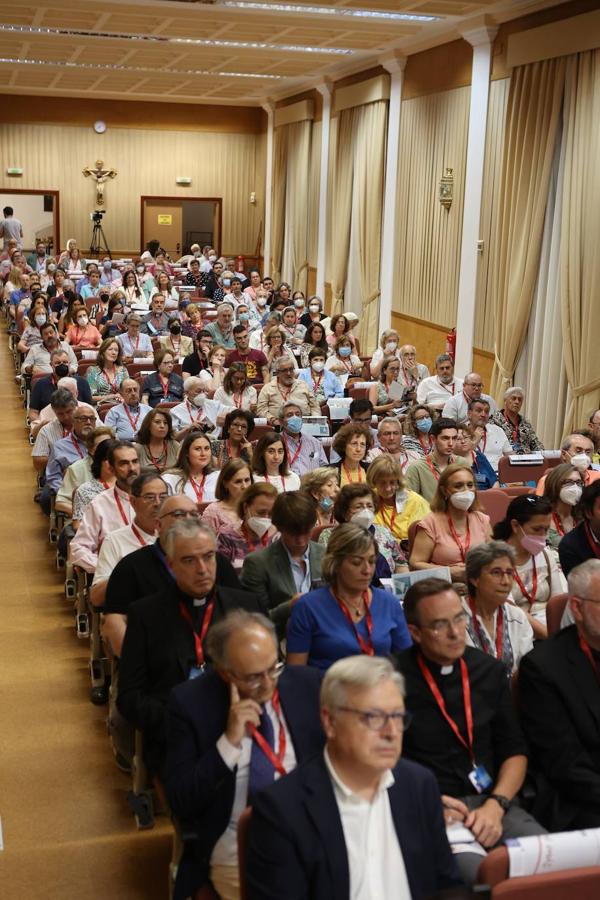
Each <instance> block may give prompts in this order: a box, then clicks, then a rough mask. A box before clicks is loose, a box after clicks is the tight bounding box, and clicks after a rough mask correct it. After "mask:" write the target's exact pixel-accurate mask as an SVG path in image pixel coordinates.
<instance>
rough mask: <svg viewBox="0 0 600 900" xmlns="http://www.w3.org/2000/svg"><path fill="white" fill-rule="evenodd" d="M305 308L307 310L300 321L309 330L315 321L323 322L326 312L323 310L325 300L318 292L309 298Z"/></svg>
mask: <svg viewBox="0 0 600 900" xmlns="http://www.w3.org/2000/svg"><path fill="white" fill-rule="evenodd" d="M305 309H306V311H305V312H303V313H302V315H301V316H300V322H301V324H302V325H304V327H305V328H306V330H307V331H308V329H309V328H310V326H311V325H312V324H313V323H315V322H316V323H318V322H321V321H322V320H323V319H324V318H325V314H324V313H323V311H322V310H323V301H322V300H321V298H320V297H317V295H316V294H313V296H312V297H309V298H308V304H307V305H306V307H305Z"/></svg>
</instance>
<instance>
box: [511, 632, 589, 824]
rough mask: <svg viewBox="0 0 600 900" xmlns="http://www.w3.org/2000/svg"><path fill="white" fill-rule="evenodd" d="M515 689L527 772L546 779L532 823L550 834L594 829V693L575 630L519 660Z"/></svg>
mask: <svg viewBox="0 0 600 900" xmlns="http://www.w3.org/2000/svg"><path fill="white" fill-rule="evenodd" d="M598 666H599V669H600V662H599V663H598ZM518 687H519V704H520V707H521V721H522V724H523V728H524V729H525V733H526V735H527V738H528V739H529V745H530V748H531V760H530V762H531V767H532V769H533V772H534V774H535V775H539V774H541V775H542V776H543V777H544V779H547V781H546V784H545V785H544V784H543V783H542V784H541V785H540V790H539V791H538V807H539V808H536V809H535V810H534V814H535V816H536V818H537V817H538V816H539V818H540V819H541V820H542V821H543V823H544V824H545V825H547V826H548V827H549V828H550V829H551V830H552V831H564V830H566V829H572V828H598V827H600V688H599V686H598V682H597V681H596V676H595V675H594V670H593V668H592V666H591V664H590V661H589V660H588V659H587V657H586V656H584V654H583V652H582V651H581V648H580V647H579V638H578V632H577V628H576V626H575V625H571V626H570V627H568V628H564V629H563V630H562V631H559V632H558V634H556V635H554V637H551V638H548V640H546V641H540V642H539V643H537V644H536V646H535V649H534V650H532V651H531V653H528V654H527V656H525V657H523V659H522V660H521V666H520V669H519V686H518ZM544 788H545V789H544Z"/></svg>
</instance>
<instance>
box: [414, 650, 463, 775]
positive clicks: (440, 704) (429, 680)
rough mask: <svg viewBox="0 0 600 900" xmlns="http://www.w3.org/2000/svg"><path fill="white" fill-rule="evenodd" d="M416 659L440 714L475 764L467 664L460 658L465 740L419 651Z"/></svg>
mask: <svg viewBox="0 0 600 900" xmlns="http://www.w3.org/2000/svg"><path fill="white" fill-rule="evenodd" d="M417 659H418V661H419V666H420V669H421V672H422V673H423V678H424V679H425V681H426V682H427V686H428V687H429V690H430V691H431V693H432V694H433V697H434V700H435V702H436V703H437V705H438V707H439V710H440V712H441V714H442V715H443V717H444V718H445V720H446V722H447V723H448V725H449V726H450V728H451V729H452V731H453V732H454V734H455V736H456V737H457V738H458V740H459V741H460V743H461V744H462V745H463V747H464V748H465V750H466V751H467V752H468V754H469V756H470V757H471V762H472V763H473V765H475V755H474V753H473V710H472V708H471V685H470V684H469V673H468V671H467V664H466V663H465V661H464V659H461V660H460V676H461V679H462V692H463V703H464V705H465V721H466V723H467V740H466V741H465V739H464V737H463V736H462V734H461V733H460V731H459V730H458V725H457V724H456V722H455V721H454V719H453V718H451V716H450V714H449V713H448V710H447V709H446V703H445V702H444V698H443V697H442V694H441V692H440V689H439V687H438V686H437V684H436V682H435V679H434V677H433V675H432V674H431V672H430V670H429V668H428V666H427V665H426V663H425V660H424V659H423V656H422V655H421V653H419V655H418V656H417Z"/></svg>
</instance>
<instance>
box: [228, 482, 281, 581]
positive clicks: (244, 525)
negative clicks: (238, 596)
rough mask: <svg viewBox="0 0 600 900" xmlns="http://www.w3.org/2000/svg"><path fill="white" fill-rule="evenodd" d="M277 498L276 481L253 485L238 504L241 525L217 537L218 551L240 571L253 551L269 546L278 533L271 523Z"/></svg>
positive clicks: (247, 489)
mask: <svg viewBox="0 0 600 900" xmlns="http://www.w3.org/2000/svg"><path fill="white" fill-rule="evenodd" d="M276 497H277V490H276V488H274V487H273V485H272V484H266V483H264V482H260V483H258V484H251V485H250V487H249V488H246V490H245V491H244V493H243V494H242V495H241V497H240V498H239V500H238V503H237V512H238V515H239V517H240V519H241V524H240V525H238V526H237V527H235V528H227V529H224V530H223V531H221V533H220V534H219V536H218V537H217V550H218V551H219V553H222V554H223V556H226V557H227V559H228V560H229V562H230V563H231V565H232V566H233V568H234V569H235V570H236V571H237V572H239V571H241V568H242V566H243V564H244V560H245V559H246V557H247V556H248V554H249V553H254V551H255V550H262V549H263V548H264V547H268V546H269V544H270V543H271V542H272V541H273V539H274V538H275V536H276V535H277V529H276V528H275V526H274V525H272V524H271V512H272V510H273V504H274V503H275V499H276Z"/></svg>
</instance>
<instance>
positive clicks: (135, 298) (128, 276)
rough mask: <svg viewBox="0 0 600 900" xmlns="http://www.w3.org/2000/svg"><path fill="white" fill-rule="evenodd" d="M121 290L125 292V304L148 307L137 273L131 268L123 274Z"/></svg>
mask: <svg viewBox="0 0 600 900" xmlns="http://www.w3.org/2000/svg"><path fill="white" fill-rule="evenodd" d="M123 291H124V293H125V299H126V301H127V306H129V307H133V306H137V307H144V308H146V309H147V308H148V301H147V299H146V297H145V296H144V293H143V291H142V289H141V287H140V285H139V282H138V279H137V275H136V274H135V272H134V271H132V269H129V270H128V271H127V272H125V273H124V274H123Z"/></svg>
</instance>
